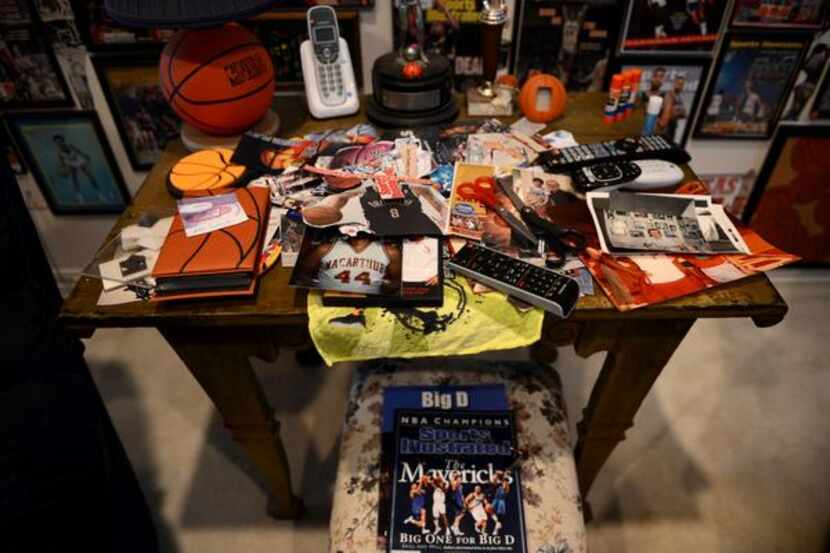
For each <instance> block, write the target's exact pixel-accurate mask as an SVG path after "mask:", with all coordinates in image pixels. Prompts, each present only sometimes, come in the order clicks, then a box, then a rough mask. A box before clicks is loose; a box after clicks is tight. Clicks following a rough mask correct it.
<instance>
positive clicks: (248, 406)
mask: <svg viewBox="0 0 830 553" xmlns="http://www.w3.org/2000/svg"><path fill="white" fill-rule="evenodd" d="M603 100H604V98H603V95H602V94H580V95H572V96H571V98H570V99H569V105H568V109H567V113H566V115H565V116H564V117H562V118H560V119H559V120H557V121H556V124H555V128H563V129H567V130H569V131H571V132H572V133H573V134H574V135H575V137H576V139H577V140H578V141H580V142H598V141H601V140H608V139H613V138H618V137H622V136H628V135H635V134H638V132H639V129H640V127H641V125H642V117H640V116H636V115H635V116H633V117H631V119H630V120H628V121H625V122H623V123H619V124H616V125H613V126H606V125H604V124H603V123H602V121H601V110H602V103H603ZM275 108H276V109H277V111H278V112H279V114H280V117H281V118H282V128H281V129H280V135H281V136H292V135H299V134H304V133H307V132H311V131H314V130H319V129H322V128H331V127H344V126H350V125H352V124H354V123H356V122H359V121H363V120H364V118H363V115H362V113H361V114H359V115H356V116H353V117H347V118H342V119H337V120H331V121H314V120H311V119H310V118H309V117H308V116H307V115H306V112H305V108H304V106H303V104H302V103H301V101H300V100H299V99H297V98H294V99H291V98H289V99H285V98H281V99H279V101H278V102H277V103H276V105H275ZM462 117H463V114H462ZM185 154H186V152H185V150H184V148H183V146H182V145H181V143H178V142H176V143H174V144H171V145H170V146H169V147H168V148H167V149H166V150H165V152H164V153H163V154H162V156H161V160H160V161H159V162H158V163H157V164H156V165H155V167H153V170H152V171H151V172H150V174H149V175H148V177H147V179H146V180H145V182H144V184H143V186H142V187H141V189H140V190H139V192H138V193H137V194H136V196H135V198H134V199H133V202H132V204H131V205H130V207H129V208H128V209H127V210H126V211H125V212H124V214H123V215H122V216H121V217H120V218H119V220H118V222H117V223H116V224H115V226H114V227H113V229H112V231H111V232H110V235H109V236H108V237H107V240H108V241H109V240H110V239H111V238H112V237H113V236H115V235H116V233H117V232H119V231H120V229H121V228H122V227H123V226H124V225H126V224H130V223H132V222H134V221H135V219H136V217H137V215H136V214H137V213H139V212H140V211H141V210H143V209H145V208H148V207H151V206H152V207H167V208H172V207H174V205H175V204H174V200H173V198H172V197H170V195H169V194H168V192H167V190H166V188H165V179H166V177H167V173H168V171H169V170H170V168H171V167H172V165H173V164H174V163H175V161H176V160H178V159H179V158H180V157H182V156H183V155H185ZM688 174H689V176H690V177H693V174H692V173H691V172H690V171H688ZM288 277H289V271H288V270H286V269H282V268H281V267H280V268H276V269H274V270H272V271H271V272H270V273H268V274H267V275H266V276H265V277H264V278H263V279H262V282H261V283H260V286H259V292H258V294H257V296H256V298H255V299H248V300H231V301H228V300H224V301H210V302H208V301H205V302H188V303H178V304H177V303H175V302H172V303H162V304H153V303H131V304H125V305H119V306H110V307H98V306H97V305H96V302H97V299H98V296H99V294H100V292H101V284H100V282H99V281H97V280H95V279H91V278H87V277H82V278H81V280H80V281H79V282H78V283H77V285H76V286H75V289H74V290H73V291H72V294H71V295H70V297H69V298H68V299H67V300H66V301H65V302H64V306H63V310H62V312H61V314H60V319H61V321H62V323H63V324H64V325H66V326H68V327H69V328H71V329H74V330H75V331H76V332H78V333H79V334H80V335H82V336H86V337H89V336H91V335H92V333H93V332H94V330H95V329H96V328H99V327H155V328H157V329H158V330H159V331H160V332H161V334H162V335H163V336H164V337H165V338H166V339H167V341H168V342H169V343H170V345H171V346H172V347H173V349H174V350H175V351H176V353H177V354H178V355H179V357H181V359H182V361H184V363H185V365H187V367H188V369H189V370H190V372H191V373H192V374H193V376H194V377H195V378H196V380H197V381H198V382H199V384H201V386H202V388H204V390H205V392H206V393H207V394H208V396H209V397H210V398H211V400H212V401H213V403H214V404H215V405H216V408H217V409H218V410H219V412H220V414H221V415H222V418H223V420H224V423H225V426H226V427H227V428H228V429H229V430H230V432H231V434H232V436H233V438H234V439H235V440H236V441H237V442H239V444H240V445H241V446H242V447H243V448H244V449H245V451H246V452H247V453H248V455H249V456H250V458H251V460H252V461H253V463H254V464H255V465H256V466H257V467H258V469H259V470H260V471H261V472H262V474H263V475H264V477H265V479H266V481H267V483H268V487H269V491H270V497H269V507H268V512H269V513H270V514H271V515H272V516H274V517H295V516H298V515H299V514H300V511H301V506H302V504H301V501H300V500H299V499H298V498H297V497H296V496H294V495H293V493H292V491H291V479H290V477H289V467H288V463H287V461H286V456H285V451H284V449H283V445H282V441H281V439H280V435H279V423H278V422H277V421H276V420H275V419H274V416H273V410H272V408H271V406H270V405H269V404H268V401H267V400H266V398H265V394H264V393H263V390H262V388H261V386H260V383H259V382H258V380H257V378H256V376H255V375H254V371H253V369H252V367H251V363H250V361H249V358H250V357H251V356H255V357H259V358H262V359H264V360H269V361H274V360H276V357H277V352H278V350H279V348H280V347H289V348H308V347H309V346H310V341H309V336H308V319H307V313H306V295H305V292H303V291H301V290H296V289H293V288H289V287H288ZM598 290H599V289H598ZM786 312H787V305H786V304H785V303H784V300H783V299H781V297H780V296H779V295H778V293H777V291H776V290H775V288H774V287H773V286H772V284H771V283H770V282H769V280H768V279H767V277H766V276H764V275H757V276H754V277H752V278H748V279H746V280H743V281H741V282H739V283H735V284H731V285H725V286H722V287H719V288H717V289H715V290H710V291H707V292H702V293H699V294H696V295H694V296H688V297H685V298H681V299H678V300H675V301H671V302H668V303H663V304H660V305H657V306H654V307H647V308H643V309H638V310H635V311H632V312H628V313H621V312H619V311H617V310H616V309H615V308H614V307H613V305H611V303H610V302H609V301H608V300H607V299H606V297H605V296H604V295H603V294H602V293H601V292H599V291H598V294H597V295H594V296H587V297H584V298H582V299H581V300H580V301H579V304H578V306H577V309H576V311H575V312H574V314H573V316H572V317H571V318H570V319H568V320H567V321H559V320H556V319H555V318H553V317H548V318H546V320H545V324H544V329H543V333H542V339H541V340H540V341H539V342H538V343H537V344H536V345H535V346H534V349H533V354H534V357H535V358H536V359H538V360H540V361H544V362H549V361H552V360H553V359H555V357H556V348H557V347H560V346H564V345H568V344H573V345H574V348H575V349H576V352H577V353H578V354H579V355H581V356H588V355H591V354H593V353H596V352H599V351H607V352H608V355H607V357H606V360H605V364H604V365H603V368H602V372H601V373H600V376H599V378H598V379H597V382H596V384H595V385H594V388H593V391H592V393H591V397H590V399H589V402H588V405H587V407H586V408H585V409H584V410H583V418H582V420H581V421H580V422H579V424H578V434H579V436H578V441H577V445H576V452H575V454H576V465H577V472H578V476H579V486H580V490H581V491H582V494H583V497H586V496H587V493H588V491H589V490H590V488H591V484H592V483H593V482H594V479H595V478H596V476H597V473H598V472H599V470H600V468H601V467H602V465H603V464H604V463H605V461H606V460H607V459H608V457H609V456H610V455H611V452H612V451H613V450H614V448H615V447H616V445H617V444H618V443H619V442H621V441H622V440H624V439H625V432H626V430H627V429H628V428H630V427H631V426H632V425H633V419H634V415H635V414H636V412H637V409H638V408H639V406H640V404H641V403H642V401H643V399H644V398H645V397H646V395H647V394H648V391H649V390H650V389H651V386H652V384H653V383H654V381H655V380H656V379H657V377H658V376H659V375H660V372H661V371H662V370H663V367H665V366H666V363H667V362H668V361H669V358H671V356H672V353H673V352H674V351H675V349H676V348H677V346H678V345H679V344H680V342H681V341H682V340H683V338H684V336H685V335H686V333H687V332H688V331H689V329H690V328H691V326H692V325H693V324H694V322H695V320H697V319H702V318H722V317H750V318H752V320H753V321H754V322H755V324H756V325H757V326H759V327H767V326H772V325H774V324H776V323H778V322H780V321H781V320H782V319H783V318H784V315H785V314H786Z"/></svg>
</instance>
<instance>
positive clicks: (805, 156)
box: [743, 123, 830, 265]
mask: <svg viewBox="0 0 830 553" xmlns="http://www.w3.org/2000/svg"><path fill="white" fill-rule="evenodd" d="M828 151H830V123H827V124H821V125H805V124H803V123H800V124H799V123H788V124H781V125H780V126H779V127H778V130H777V131H776V133H775V135H774V137H773V140H772V144H771V145H770V148H769V151H768V153H767V156H766V158H765V159H764V164H763V165H762V166H761V170H760V171H759V173H758V179H757V180H756V182H755V186H754V187H753V189H752V192H751V193H750V195H749V199H748V201H747V204H746V209H745V210H744V213H743V222H744V223H745V224H748V225H751V226H752V228H753V229H754V230H756V231H757V232H758V233H759V234H761V235H762V236H763V237H764V239H765V240H767V241H769V242H770V243H772V244H775V245H776V246H777V247H780V248H782V249H784V250H785V251H788V252H790V253H793V254H796V255H798V256H800V257H801V258H802V259H803V260H804V262H805V263H807V264H824V265H827V264H828V263H830V210H828V209H825V208H824V206H826V205H827V204H828V202H830V189H828V188H827V180H828V179H830V157H828V156H827V152H828Z"/></svg>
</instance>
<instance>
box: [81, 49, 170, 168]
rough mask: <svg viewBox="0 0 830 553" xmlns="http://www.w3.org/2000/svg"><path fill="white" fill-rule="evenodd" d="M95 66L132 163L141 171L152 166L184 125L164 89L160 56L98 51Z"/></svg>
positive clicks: (94, 61) (95, 56)
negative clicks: (159, 61) (161, 78)
mask: <svg viewBox="0 0 830 553" xmlns="http://www.w3.org/2000/svg"><path fill="white" fill-rule="evenodd" d="M92 65H93V66H94V67H95V72H96V73H97V75H98V80H99V81H100V83H101V89H102V90H103V91H104V97H105V98H106V99H107V104H109V108H110V111H111V112H112V117H113V120H114V121H115V126H116V128H117V129H118V134H119V135H120V136H121V141H122V142H123V143H124V149H126V150H127V155H128V156H129V158H130V164H131V165H132V166H133V169H135V170H137V171H146V170H148V169H150V168H151V167H152V166H153V164H154V163H155V162H156V161H158V158H159V156H160V155H161V152H162V151H163V150H164V147H165V146H166V145H167V143H168V142H169V141H170V140H174V139H176V138H178V136H179V129H180V127H181V121H180V119H179V118H178V116H176V114H175V113H173V110H172V109H171V108H170V104H168V103H167V100H166V99H165V98H164V94H163V93H162V91H161V85H160V84H159V70H158V57H157V56H152V55H138V56H135V55H129V54H96V55H94V56H93V57H92Z"/></svg>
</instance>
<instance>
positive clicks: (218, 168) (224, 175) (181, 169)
mask: <svg viewBox="0 0 830 553" xmlns="http://www.w3.org/2000/svg"><path fill="white" fill-rule="evenodd" d="M232 155H233V150H228V149H226V148H215V149H212V150H199V151H198V152H195V153H192V154H190V155H189V156H186V157H183V158H182V159H181V160H179V162H178V163H176V165H174V166H173V168H172V169H171V170H170V176H169V177H168V179H167V183H168V188H169V189H170V192H171V193H172V194H173V195H174V196H176V197H179V198H180V197H183V196H203V195H208V194H214V193H217V192H223V191H225V190H226V189H227V188H230V187H232V186H234V185H235V184H237V182H238V181H239V178H240V177H241V176H242V174H243V173H245V167H244V166H243V165H234V164H232V163H231V162H230V159H231V156H232Z"/></svg>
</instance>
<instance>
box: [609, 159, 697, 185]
mask: <svg viewBox="0 0 830 553" xmlns="http://www.w3.org/2000/svg"><path fill="white" fill-rule="evenodd" d="M633 164H634V165H636V166H638V167H639V168H640V170H641V171H642V173H641V174H640V176H639V177H637V178H636V179H634V180H632V181H631V182H629V183H628V184H626V185H623V186H621V188H625V189H626V190H651V189H652V188H666V187H667V186H674V185H675V184H680V183H681V182H683V177H684V175H683V169H681V168H680V167H678V166H677V165H675V164H674V163H672V162H671V161H664V160H662V159H643V160H640V161H634V162H633Z"/></svg>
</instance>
